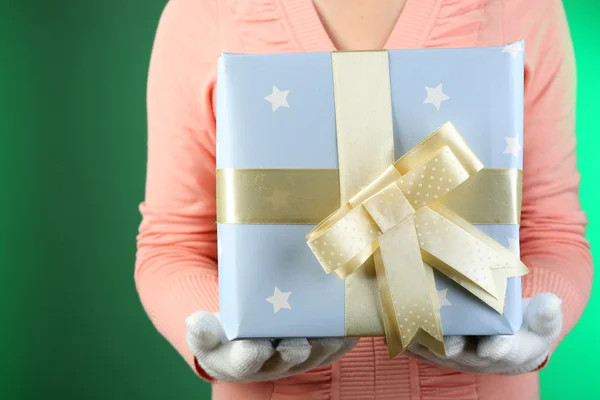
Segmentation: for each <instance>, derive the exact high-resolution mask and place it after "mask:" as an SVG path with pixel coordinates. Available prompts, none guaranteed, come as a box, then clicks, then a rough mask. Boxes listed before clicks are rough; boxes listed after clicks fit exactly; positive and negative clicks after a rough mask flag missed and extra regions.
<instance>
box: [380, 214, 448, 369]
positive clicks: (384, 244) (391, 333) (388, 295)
mask: <svg viewBox="0 0 600 400" xmlns="http://www.w3.org/2000/svg"><path fill="white" fill-rule="evenodd" d="M374 256H375V257H374V259H375V268H376V273H377V282H378V286H379V289H380V290H379V292H380V302H381V311H382V317H383V325H384V328H385V335H386V340H387V342H388V347H389V352H390V357H392V358H393V357H395V356H397V355H398V354H400V353H401V352H403V351H404V350H406V348H407V347H408V346H410V345H411V344H412V343H415V342H418V343H421V344H422V345H424V346H427V347H428V348H430V349H431V350H433V351H435V352H436V353H438V354H440V355H444V354H445V350H444V342H443V333H442V324H441V319H440V313H439V308H438V304H437V294H436V293H437V292H436V288H435V280H434V276H433V270H432V269H431V267H430V266H428V265H426V264H424V263H423V260H422V259H421V253H420V251H419V241H418V237H417V233H416V231H415V224H414V222H413V219H412V218H407V219H405V220H404V221H403V222H402V223H400V224H398V225H396V226H395V227H394V228H392V229H390V230H389V231H387V232H386V233H384V234H383V235H382V236H380V237H379V250H378V251H376V253H375V255H374Z"/></svg>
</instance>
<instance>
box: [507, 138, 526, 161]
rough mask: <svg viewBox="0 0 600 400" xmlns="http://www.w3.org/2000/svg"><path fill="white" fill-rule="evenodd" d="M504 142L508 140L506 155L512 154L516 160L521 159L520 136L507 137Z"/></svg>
mask: <svg viewBox="0 0 600 400" xmlns="http://www.w3.org/2000/svg"><path fill="white" fill-rule="evenodd" d="M504 140H506V148H505V149H504V154H512V155H513V156H514V157H515V158H517V157H519V152H520V151H521V150H522V148H521V145H520V144H519V136H518V135H517V136H515V137H508V136H505V137H504Z"/></svg>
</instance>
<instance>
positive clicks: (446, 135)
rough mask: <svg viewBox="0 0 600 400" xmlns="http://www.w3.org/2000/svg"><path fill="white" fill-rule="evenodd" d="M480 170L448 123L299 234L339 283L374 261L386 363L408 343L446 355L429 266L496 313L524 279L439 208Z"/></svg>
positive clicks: (487, 242) (481, 237) (513, 264)
mask: <svg viewBox="0 0 600 400" xmlns="http://www.w3.org/2000/svg"><path fill="white" fill-rule="evenodd" d="M482 168H483V164H482V163H481V161H480V160H479V159H478V158H477V156H476V155H475V154H474V153H473V151H472V150H471V149H470V148H469V147H468V145H467V144H466V142H465V141H464V139H463V138H462V136H461V135H460V134H459V133H458V131H457V130H456V129H455V128H454V126H453V125H452V124H451V123H450V122H448V123H446V124H444V125H443V126H442V127H441V128H439V129H438V130H436V131H435V132H434V133H432V134H431V135H429V136H428V137H427V138H426V139H424V140H423V141H422V142H421V143H419V144H418V145H417V146H416V147H414V148H413V149H412V150H411V151H409V152H408V153H407V154H405V155H404V156H403V157H402V158H400V159H399V160H397V161H396V162H395V163H394V164H393V165H391V166H390V167H389V168H387V169H386V170H385V172H384V173H382V174H381V175H380V176H379V177H377V178H376V179H375V180H373V181H372V182H371V183H370V184H369V185H368V186H366V187H365V188H363V189H362V190H360V191H359V192H358V194H356V195H355V196H354V197H352V198H351V199H350V201H348V203H346V204H345V205H344V206H342V207H341V208H339V209H338V210H337V211H335V212H334V213H333V214H331V215H330V216H329V217H327V218H326V219H325V220H323V221H322V222H321V223H319V224H318V225H317V226H316V227H315V228H314V229H313V230H312V231H310V232H309V233H308V235H307V237H306V238H307V242H308V245H309V247H310V249H311V250H312V252H313V253H314V254H315V256H316V257H317V259H318V260H319V263H320V264H321V265H322V266H323V268H324V269H325V271H326V272H327V273H331V272H335V273H336V274H337V275H338V276H339V277H340V278H343V279H344V278H346V277H348V276H350V275H351V274H352V273H354V272H355V271H357V270H358V268H360V267H361V266H362V265H363V264H364V263H365V262H366V261H367V260H368V259H369V258H371V257H373V259H374V262H375V270H376V275H377V284H378V288H379V300H380V305H381V312H382V319H383V326H384V330H385V336H386V339H387V344H388V348H389V352H390V357H395V356H396V355H398V354H399V353H401V352H403V351H404V350H405V349H406V348H407V347H408V346H409V345H411V344H412V343H414V342H419V343H421V344H423V345H424V346H427V347H428V348H430V349H431V350H433V351H435V352H436V353H439V354H441V355H444V354H445V349H444V342H443V338H442V336H443V334H442V326H441V321H440V313H439V307H438V304H437V298H436V296H437V292H436V288H435V281H434V275H433V269H432V267H433V268H436V269H437V270H438V271H440V272H442V273H443V274H445V275H446V276H448V277H449V278H451V279H452V280H454V281H455V282H456V283H458V284H459V285H460V286H462V287H463V288H464V289H466V290H468V291H469V292H470V293H472V294H473V295H474V296H476V297H477V298H479V299H480V300H481V301H483V302H484V303H486V304H487V305H489V306H490V307H492V308H493V309H494V310H496V311H497V312H498V313H502V312H503V307H504V297H505V292H506V284H507V282H506V281H507V279H508V278H510V277H517V276H523V275H525V274H527V272H528V269H527V267H526V266H525V265H524V264H523V263H522V262H521V261H520V260H519V259H518V258H517V257H516V256H515V255H514V254H513V253H511V252H510V251H508V250H507V249H505V248H504V247H502V246H501V245H500V244H498V243H497V242H496V241H495V240H493V239H492V238H490V237H489V236H487V235H485V234H483V233H482V232H481V231H479V230H478V229H477V228H475V227H474V226H473V225H471V224H469V223H468V222H467V221H465V220H464V219H463V218H461V217H459V216H458V215H457V214H455V213H454V212H452V211H451V210H450V209H448V208H447V207H446V206H444V205H443V204H442V202H443V201H442V197H443V196H445V195H446V194H448V193H450V192H451V191H452V190H454V189H455V188H457V187H458V186H459V185H460V184H462V183H463V182H466V181H467V180H469V179H471V178H472V177H473V176H474V175H475V174H477V172H478V171H480V170H481V169H482Z"/></svg>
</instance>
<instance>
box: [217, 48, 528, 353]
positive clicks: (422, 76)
mask: <svg viewBox="0 0 600 400" xmlns="http://www.w3.org/2000/svg"><path fill="white" fill-rule="evenodd" d="M523 51H524V50H523V43H522V42H516V43H513V44H510V45H506V46H499V47H486V48H465V49H415V50H390V51H380V52H334V53H328V52H323V53H289V54H267V55H260V54H259V55H242V54H223V55H222V56H221V58H220V60H219V67H218V77H217V82H218V84H217V141H216V145H217V157H216V162H217V214H218V217H217V233H218V265H219V267H218V268H219V301H220V316H221V320H222V323H223V326H224V329H225V332H226V335H227V337H228V338H229V339H230V340H235V339H248V338H285V337H340V336H382V335H384V334H385V335H387V336H388V342H389V341H390V336H391V335H394V334H395V335H396V336H397V337H398V341H399V342H402V343H401V344H400V347H402V348H404V347H405V346H406V345H408V344H409V342H412V341H414V340H417V338H418V335H417V336H415V335H414V331H415V330H418V329H415V328H417V327H419V324H420V325H421V330H420V332H422V331H426V332H428V334H429V335H430V336H432V337H433V338H435V339H437V340H439V339H440V338H439V333H443V335H496V334H513V333H515V332H516V331H517V330H518V329H519V328H520V325H521V322H522V321H521V317H522V315H521V278H520V276H522V275H523V274H524V273H525V272H523V271H524V266H521V267H518V266H516V265H517V264H518V263H519V262H518V261H514V260H512V261H507V263H513V265H515V269H516V271H517V272H514V271H513V272H514V273H512V274H506V276H504V278H502V276H501V277H500V278H502V279H498V276H497V275H494V278H493V279H492V280H493V281H494V282H495V283H496V284H497V285H496V286H494V284H492V286H494V289H490V291H489V292H490V293H492V294H491V295H489V293H487V294H486V293H483V292H485V291H486V290H487V289H489V288H490V287H487V286H486V284H485V283H481V281H478V280H477V279H476V278H473V277H474V276H476V277H483V278H482V279H483V280H485V279H487V278H486V277H485V276H483V275H485V274H488V275H486V276H488V277H491V276H492V275H489V274H496V273H499V272H498V271H500V269H494V268H496V267H497V265H496V264H489V265H490V267H489V268H490V271H492V272H489V271H487V270H485V271H483V269H484V268H483V267H481V270H482V271H479V272H478V271H476V270H477V269H478V268H479V266H480V265H487V264H485V260H483V258H486V257H487V258H486V259H491V258H498V257H500V259H502V260H508V259H509V256H507V253H509V255H510V256H512V257H513V258H514V259H515V260H518V253H519V219H520V201H521V199H520V196H521V176H522V173H521V171H522V147H523V144H522V139H523V74H524V61H523ZM432 132H435V133H434V134H433V135H431V134H432ZM448 132H449V136H447V137H446V136H444V135H446V133H448ZM440 135H441V136H444V137H443V138H441V139H439V140H438V138H440V137H441V136H440ZM448 138H450V139H448ZM447 140H448V141H449V142H447ZM438 142H439V143H438ZM432 143H438V144H439V145H438V146H437V147H435V148H431V149H429V150H427V151H425V150H423V149H426V148H427V146H429V145H431V144H432ZM430 147H431V146H430ZM465 157H466V161H464V160H465ZM398 159H399V160H400V161H397V160H398ZM438 159H439V160H438ZM438 162H439V164H437V163H438ZM442 163H446V164H442ZM443 165H445V166H446V167H444V166H443ZM456 165H458V166H460V167H459V168H458V169H457V170H456V171H454V172H452V173H455V175H452V176H456V181H458V182H453V183H448V182H447V181H451V180H452V179H451V178H448V176H446V175H444V174H446V173H448V172H446V168H448V169H449V170H451V169H452V168H453V167H454V166H456ZM392 166H395V167H392ZM436 166H437V167H438V168H437V169H436ZM471 167H472V168H471ZM402 168H404V170H402ZM426 168H429V169H428V170H426ZM471 169H472V170H471ZM442 170H443V171H442ZM386 171H387V172H386ZM390 171H391V172H390ZM434 171H435V173H434ZM387 173H393V174H396V175H394V177H392V178H389V177H388V178H389V179H388V178H382V176H383V175H385V174H387ZM415 173H416V176H415ZM410 174H412V176H413V177H414V178H411V176H410ZM388 175H389V174H388ZM438 175H440V177H439V178H438ZM400 178H404V179H400ZM382 179H383V180H382ZM386 179H387V180H386ZM404 180H406V182H404ZM442 180H444V182H440V181H442ZM384 181H385V184H384V185H383V186H380V187H378V188H376V187H375V186H377V185H378V184H379V183H381V182H384ZM401 181H402V183H400V182H401ZM377 182H379V183H377ZM393 182H395V183H393ZM390 183H392V185H391V186H388V184H390ZM409 183H410V185H409ZM374 185H375V186H374ZM394 185H395V186H394ZM440 185H441V186H440ZM392 186H393V187H392ZM390 190H392V191H393V193H396V192H398V193H399V195H398V196H397V197H401V201H402V202H403V203H402V205H403V206H412V207H413V208H410V207H409V208H408V209H409V210H410V212H409V213H408V214H406V215H404V214H403V215H402V216H401V217H399V220H398V221H396V222H394V223H391V225H390V226H385V225H386V222H383V223H379V222H378V221H376V222H377V223H379V224H380V226H377V224H375V225H373V226H372V227H371V228H369V227H367V225H365V224H372V223H373V221H370V222H365V223H361V222H360V221H358V220H357V221H353V220H352V218H354V217H352V216H353V215H354V216H356V215H358V214H359V213H361V212H362V213H363V214H365V215H368V217H364V216H363V217H364V218H372V219H374V220H377V215H376V214H377V212H378V211H377V210H374V209H373V207H374V206H375V203H376V202H375V201H374V199H375V198H377V199H384V198H383V197H382V196H383V194H386V195H388V194H389V196H393V193H392V191H390ZM359 193H363V196H362V197H363V198H362V200H361V201H360V202H358V203H357V202H355V203H353V204H351V203H352V201H351V200H352V198H353V196H354V197H355V198H356V196H358V197H360V196H359V195H358V194H359ZM377 193H378V194H377ZM376 194H377V195H378V196H379V197H376V196H375V195H376ZM415 196H421V197H415ZM425 196H427V197H425ZM434 196H435V199H434ZM413 198H414V199H415V200H414V201H413ZM355 200H356V199H355ZM421 200H424V201H423V202H422V205H421ZM369 201H370V203H372V204H373V206H369ZM386 201H387V200H386ZM379 202H380V203H382V204H383V202H382V201H381V200H380V201H379ZM417 202H418V204H417ZM359 203H360V204H359ZM404 203H406V204H404ZM413 203H414V204H413ZM395 204H397V203H395ZM394 207H396V209H395V208H394ZM398 207H399V206H398ZM436 207H438V208H440V207H441V208H443V209H444V210H446V211H447V210H450V211H451V212H447V213H446V214H444V213H443V212H441V211H440V210H439V209H437V208H436ZM363 208H364V210H363V211H359V209H363ZM425 208H427V210H425ZM365 210H366V211H365ZM382 210H383V209H382ZM386 210H387V211H386ZM394 210H396V211H397V210H399V208H397V206H396V205H393V204H391V203H390V204H389V205H387V203H386V208H385V210H383V211H381V212H382V213H385V212H388V211H389V212H390V213H391V214H394V213H395V214H394V215H396V217H398V215H399V214H398V213H401V212H400V211H397V212H396V211H394ZM431 210H433V213H434V214H435V215H438V216H439V215H442V216H444V215H446V217H448V218H449V220H450V221H451V222H450V223H448V226H450V227H451V228H456V229H459V228H460V227H463V228H464V229H465V231H460V232H459V233H461V232H462V233H464V232H470V233H468V235H467V234H465V235H467V236H469V237H466V239H465V240H467V242H468V240H471V239H470V238H475V239H473V240H476V239H477V238H480V239H482V240H483V242H481V243H483V245H482V246H484V247H481V248H479V247H477V246H475V247H469V245H468V243H467V245H465V244H464V243H463V242H461V241H460V240H458V239H460V237H461V236H460V235H459V234H452V232H453V231H452V230H451V232H450V236H446V237H445V238H444V236H439V237H437V236H436V235H438V233H436V231H435V230H434V229H433V228H434V226H433V224H434V223H435V221H434V220H428V219H427V218H428V217H426V216H424V214H423V213H424V212H425V211H427V212H431ZM332 213H333V216H331V214H332ZM336 213H337V214H336ZM436 213H437V214H436ZM407 215H409V216H410V215H414V216H415V218H413V217H410V218H406V217H407ZM328 216H329V218H330V219H329V220H328V219H327V218H328ZM338 217H339V218H338ZM417 217H418V218H420V219H417ZM446 217H442V219H444V218H446ZM331 218H333V220H332V219H331ZM423 218H425V219H423ZM453 218H455V219H456V221H455V220H454V219H453ZM400 220H402V221H404V222H406V221H408V220H410V221H412V222H406V223H408V225H407V226H405V227H404V228H406V229H408V231H406V232H408V233H403V232H404V231H403V230H402V229H404V228H402V229H401V228H399V227H398V225H401V223H400V222H399V221H400ZM323 221H325V222H323ZM327 221H329V222H327ZM419 221H421V222H422V221H430V223H431V224H432V225H431V226H430V228H432V229H429V228H425V227H424V226H421V227H420V228H415V226H417V225H419V224H418V222H419ZM440 221H441V222H440V223H446V222H447V221H445V220H440ZM452 221H454V222H452ZM319 223H322V224H321V225H320V227H317V225H318V224H319ZM323 224H325V225H329V226H325V230H323V229H322V228H323V227H322V225H323ZM344 224H345V225H344ZM361 224H363V225H361ZM425 224H426V222H425ZM333 225H335V226H333ZM338 225H339V226H338ZM342 225H343V226H342ZM405 225H406V224H405ZM421 225H423V222H422V224H421ZM467 225H468V226H467ZM332 226H333V227H332ZM369 226H370V225H369ZM392 226H393V228H392ZM315 227H317V228H316V230H315ZM338 228H339V229H340V231H341V230H343V229H350V230H352V229H359V230H360V229H362V230H363V232H359V233H357V234H356V236H358V238H355V237H354V236H355V235H354V234H347V232H346V233H345V235H346V236H344V235H342V236H340V237H339V238H338V239H337V240H338V241H337V242H336V241H335V240H333V241H330V243H329V247H323V246H327V243H326V242H327V238H326V235H329V234H330V233H331V234H332V235H334V236H335V232H338V231H337V229H338ZM435 228H440V226H436V227H435ZM327 229H330V230H329V231H328V230H327ZM319 230H321V231H320V232H319ZM392 230H395V231H396V234H395V236H394V235H392ZM473 230H474V231H476V232H477V233H475V232H473ZM369 231H370V232H369ZM430 233H431V235H432V236H433V237H434V239H432V243H434V242H435V243H438V244H439V245H440V247H443V246H442V245H446V244H447V246H446V247H447V249H446V250H444V251H446V252H450V254H449V255H448V256H447V257H450V258H451V259H452V257H454V255H452V254H451V253H452V252H454V253H457V254H458V253H460V254H458V255H456V257H459V258H458V259H457V260H459V261H457V263H458V264H461V265H462V261H461V260H462V259H464V258H465V257H466V258H472V260H470V261H468V262H467V264H468V263H471V264H472V270H469V271H464V270H463V271H459V272H457V273H453V272H448V271H449V270H451V269H452V268H451V267H452V266H453V265H454V264H453V263H454V262H455V261H448V260H446V259H444V257H446V256H439V259H438V256H437V255H436V253H435V252H436V251H437V250H435V249H433V250H432V249H426V248H425V247H426V246H424V245H423V241H422V240H424V239H422V238H421V235H422V234H423V235H425V236H426V235H428V234H430ZM462 233H461V234H462ZM361 235H362V236H361ZM386 235H387V236H386ZM338 236H339V235H338ZM436 237H437V239H435V238H436ZM383 238H386V239H385V240H383ZM454 238H457V240H458V241H457V242H456V243H453V242H452V240H453V239H454ZM319 239H320V240H319ZM392 239H393V240H392ZM352 240H355V241H356V243H354V244H353V243H349V242H352ZM436 240H437V242H436ZM461 240H462V239H461ZM307 241H308V245H307ZM486 241H487V242H486ZM490 241H491V242H493V244H492V243H490ZM315 242H316V243H315ZM384 242H386V243H387V244H385V246H384V244H383V243H384ZM419 242H420V245H421V246H420V248H419ZM324 243H325V244H324ZM478 243H479V242H478ZM486 243H487V245H486ZM353 246H354V247H355V248H354V247H353ZM386 246H387V247H386ZM432 246H433V245H432ZM486 246H487V247H486ZM366 247H370V250H365V249H366ZM342 248H343V251H342ZM461 249H462V250H461ZM482 249H483V250H482ZM455 250H456V251H455ZM459 250H460V251H459ZM325 251H326V252H325ZM351 251H354V253H353V254H352V255H351V256H352V257H353V258H352V259H349V258H348V257H349V255H348V254H343V253H348V252H351ZM415 251H416V252H415ZM486 251H487V252H488V253H486ZM479 252H482V254H480V253H479ZM321 253H322V254H321ZM326 253H327V254H326ZM419 254H420V255H421V256H422V257H421V256H419ZM486 254H487V256H486ZM479 256H481V257H482V259H481V260H479V259H478V257H479ZM327 257H331V259H327ZM386 257H387V258H389V259H393V258H395V259H396V260H391V261H386V260H385V259H386ZM415 257H418V258H419V261H416V260H415V259H414V258H415ZM447 257H446V258H447ZM460 257H462V258H460ZM421 259H422V261H421ZM332 260H333V263H334V264H333V265H332V266H331V262H332ZM452 260H455V259H452ZM327 263H329V264H330V265H329V266H331V268H330V269H328V267H329V266H328V265H327ZM352 263H353V264H355V265H354V267H352V268H351V271H350V272H348V271H346V272H344V271H343V270H344V269H345V268H346V269H347V268H349V267H348V265H351V264H352ZM383 264H388V266H387V267H385V268H384V267H383ZM458 264H457V265H458ZM471 264H469V265H471ZM340 265H341V267H340ZM359 265H362V266H361V267H359ZM395 265H397V269H394V268H396V267H395ZM431 265H433V268H431V267H430V266H431ZM461 265H459V267H461ZM498 265H499V264H498ZM336 267H339V268H337V269H336ZM469 268H470V267H469ZM486 268H487V267H486ZM509 269H510V268H509ZM386 271H387V272H386ZM327 272H329V273H327ZM488 272H489V273H488ZM473 274H475V275H473ZM478 274H483V275H478ZM501 275H502V274H501ZM467 281H468V282H467ZM427 282H430V283H431V285H430V286H429V289H427V287H425V289H423V288H422V287H423V286H422V285H423V284H425V285H426V284H427ZM473 282H475V283H473ZM420 285H421V286H420ZM486 288H487V289H486ZM412 289H414V290H412ZM484 289H485V290H484ZM411 290H412V291H416V292H417V293H413V294H410V292H411ZM494 290H496V292H494ZM394 291H395V292H394ZM421 292H423V293H421ZM409 295H414V296H420V295H423V296H421V297H422V298H421V297H420V300H419V303H418V304H417V300H414V305H413V304H412V303H413V300H412V298H410V297H409V298H406V296H409ZM486 296H487V299H488V301H487V302H486V301H485V300H486ZM421 301H423V304H421ZM499 301H501V304H498V302H499ZM409 302H410V303H411V304H409ZM426 303H427V304H426ZM413 306H414V313H415V314H413V311H408V309H410V310H413V308H412V307H413ZM421 306H423V307H421ZM427 306H429V308H428V307H427ZM406 307H408V308H406ZM386 310H387V311H386ZM421 310H422V311H423V312H422V313H421ZM404 312H406V321H407V322H406V324H410V323H412V325H415V324H414V323H415V322H416V325H415V328H413V329H411V328H409V327H407V326H404V325H403V321H404V320H405V318H404V316H405V315H404ZM409 312H410V315H409V314H408V313H409ZM432 313H433V315H431V314H432ZM436 316H437V317H436ZM417 318H418V320H417ZM425 320H427V322H426V323H425V322H423V321H425ZM436 322H438V323H440V322H441V327H439V326H434V327H433V328H428V326H430V325H435V323H436ZM408 331H412V333H411V334H409V333H408ZM394 332H395V333H394ZM436 332H437V333H436ZM405 335H409V339H406V336H405ZM425 336H427V335H425ZM400 337H404V339H400ZM429 339H431V338H429ZM429 339H427V338H425V340H424V341H422V342H427V341H428V340H429Z"/></svg>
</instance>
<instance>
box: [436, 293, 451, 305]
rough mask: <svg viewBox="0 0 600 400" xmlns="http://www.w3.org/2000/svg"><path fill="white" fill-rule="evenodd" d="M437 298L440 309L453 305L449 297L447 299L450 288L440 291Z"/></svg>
mask: <svg viewBox="0 0 600 400" xmlns="http://www.w3.org/2000/svg"><path fill="white" fill-rule="evenodd" d="M437 296H438V305H439V306H440V308H442V306H451V305H452V303H450V301H449V300H448V297H447V296H448V288H446V289H442V290H438V291H437Z"/></svg>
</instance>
